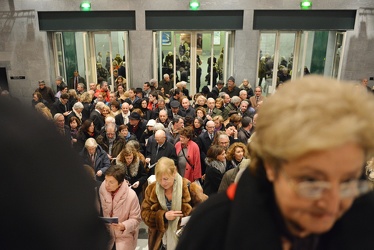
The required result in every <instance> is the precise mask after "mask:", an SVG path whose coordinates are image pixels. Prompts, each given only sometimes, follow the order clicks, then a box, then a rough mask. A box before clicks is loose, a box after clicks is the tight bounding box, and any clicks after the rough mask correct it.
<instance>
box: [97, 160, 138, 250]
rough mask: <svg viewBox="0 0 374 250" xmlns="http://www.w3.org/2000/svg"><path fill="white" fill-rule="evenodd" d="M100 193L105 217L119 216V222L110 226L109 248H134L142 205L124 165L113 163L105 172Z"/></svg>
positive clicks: (132, 249) (118, 249) (125, 249)
mask: <svg viewBox="0 0 374 250" xmlns="http://www.w3.org/2000/svg"><path fill="white" fill-rule="evenodd" d="M99 193H100V203H101V206H102V209H103V217H118V223H111V224H110V226H109V228H110V232H111V235H112V240H111V242H110V246H109V249H116V250H134V249H135V248H136V245H137V240H138V231H139V224H140V220H141V218H140V206H139V200H138V197H137V196H136V193H135V191H134V190H132V189H131V188H130V187H129V186H128V185H127V181H126V180H125V170H124V169H123V167H120V166H116V165H113V166H111V167H110V168H109V169H108V170H107V171H106V172H105V180H104V182H103V183H102V184H101V187H100V190H99Z"/></svg>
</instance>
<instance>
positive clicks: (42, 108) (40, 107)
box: [35, 102, 53, 120]
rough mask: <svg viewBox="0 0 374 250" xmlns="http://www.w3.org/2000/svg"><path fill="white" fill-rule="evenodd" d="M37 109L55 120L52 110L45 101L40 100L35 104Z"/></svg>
mask: <svg viewBox="0 0 374 250" xmlns="http://www.w3.org/2000/svg"><path fill="white" fill-rule="evenodd" d="M35 110H36V111H38V112H39V113H41V114H42V115H43V116H44V117H45V118H46V119H48V120H53V116H52V113H51V110H50V109H49V108H48V107H47V106H45V105H44V103H42V102H39V103H37V104H36V105H35Z"/></svg>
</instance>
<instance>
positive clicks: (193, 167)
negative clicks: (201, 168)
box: [182, 148, 195, 170]
mask: <svg viewBox="0 0 374 250" xmlns="http://www.w3.org/2000/svg"><path fill="white" fill-rule="evenodd" d="M182 153H183V156H184V159H186V161H187V163H188V165H190V166H191V167H192V170H194V169H195V166H194V165H192V164H191V163H190V162H189V160H188V159H187V157H186V155H185V154H184V150H183V148H182Z"/></svg>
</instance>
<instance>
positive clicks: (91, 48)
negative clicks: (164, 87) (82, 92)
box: [53, 31, 130, 91]
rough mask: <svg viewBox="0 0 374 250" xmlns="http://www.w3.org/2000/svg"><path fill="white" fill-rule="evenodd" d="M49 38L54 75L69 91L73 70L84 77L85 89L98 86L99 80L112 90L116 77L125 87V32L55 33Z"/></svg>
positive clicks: (127, 73)
mask: <svg viewBox="0 0 374 250" xmlns="http://www.w3.org/2000/svg"><path fill="white" fill-rule="evenodd" d="M53 37H54V39H53V40H54V41H53V46H54V55H55V58H56V60H55V61H56V65H55V67H56V72H57V73H58V74H60V75H62V76H63V77H64V78H65V79H66V82H67V83H68V86H69V87H70V88H71V87H72V86H71V84H69V82H70V81H71V79H72V77H73V74H74V71H75V70H78V72H79V74H80V76H81V77H83V78H85V82H86V87H87V88H88V86H89V84H88V83H90V82H94V83H98V80H100V79H101V80H103V81H107V82H108V83H109V86H110V88H111V90H112V91H113V90H115V89H116V84H117V82H118V81H116V80H117V78H118V76H122V78H123V84H124V86H125V88H126V89H128V88H129V86H130V85H129V84H130V81H129V80H130V79H129V78H130V76H129V68H128V67H127V65H126V59H128V58H129V48H128V32H123V31H122V32H121V31H112V32H56V33H54V36H53Z"/></svg>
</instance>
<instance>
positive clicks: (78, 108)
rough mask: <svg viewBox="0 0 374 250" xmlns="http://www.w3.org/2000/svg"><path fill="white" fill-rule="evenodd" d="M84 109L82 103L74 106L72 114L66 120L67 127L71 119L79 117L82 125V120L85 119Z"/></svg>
mask: <svg viewBox="0 0 374 250" xmlns="http://www.w3.org/2000/svg"><path fill="white" fill-rule="evenodd" d="M83 109H84V106H83V104H82V103H81V102H76V103H75V104H74V105H73V109H72V112H71V113H70V114H69V115H68V117H67V119H65V123H66V125H69V121H70V118H71V117H77V118H78V119H79V121H80V123H82V122H83V121H82V119H83V115H82V111H83Z"/></svg>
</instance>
